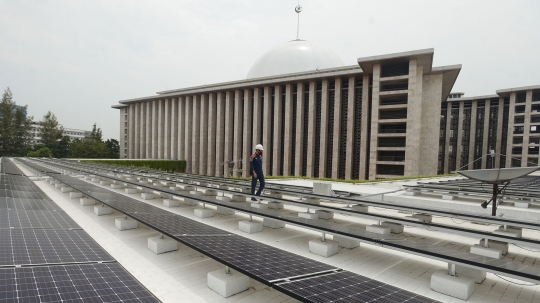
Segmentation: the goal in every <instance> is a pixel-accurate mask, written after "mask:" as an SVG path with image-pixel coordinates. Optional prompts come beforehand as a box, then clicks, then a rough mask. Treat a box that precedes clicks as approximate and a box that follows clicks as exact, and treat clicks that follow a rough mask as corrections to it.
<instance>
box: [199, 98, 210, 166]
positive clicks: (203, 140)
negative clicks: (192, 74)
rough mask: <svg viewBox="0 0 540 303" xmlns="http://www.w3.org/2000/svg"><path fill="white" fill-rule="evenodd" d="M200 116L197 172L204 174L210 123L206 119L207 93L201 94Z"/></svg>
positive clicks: (206, 163)
mask: <svg viewBox="0 0 540 303" xmlns="http://www.w3.org/2000/svg"><path fill="white" fill-rule="evenodd" d="M200 98H201V101H200V103H201V118H200V122H199V123H200V129H201V130H200V133H199V174H201V175H206V174H207V167H208V161H207V160H208V156H207V155H208V125H209V124H210V123H211V122H210V120H209V119H208V95H207V94H203V95H201V97H200Z"/></svg>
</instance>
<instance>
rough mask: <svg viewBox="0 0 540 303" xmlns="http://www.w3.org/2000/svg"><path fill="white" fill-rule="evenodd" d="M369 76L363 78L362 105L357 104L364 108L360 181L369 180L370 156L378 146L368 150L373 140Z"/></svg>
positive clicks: (359, 168) (361, 133)
mask: <svg viewBox="0 0 540 303" xmlns="http://www.w3.org/2000/svg"><path fill="white" fill-rule="evenodd" d="M369 86H370V85H369V76H363V77H362V105H359V104H357V105H356V106H362V126H361V127H362V128H361V129H362V131H361V132H360V163H359V167H358V168H356V169H358V170H360V171H359V174H358V178H359V179H360V180H364V179H367V177H368V169H369V162H368V161H369V158H368V157H369V154H370V150H372V149H376V148H377V145H375V146H373V145H372V146H370V148H368V143H369V142H370V140H371V138H369V135H368V134H369V128H370V126H371V124H370V123H369V117H370V116H371V112H370V110H369V109H370V100H369V90H370V88H369ZM349 100H350V99H349ZM353 103H354V101H353Z"/></svg>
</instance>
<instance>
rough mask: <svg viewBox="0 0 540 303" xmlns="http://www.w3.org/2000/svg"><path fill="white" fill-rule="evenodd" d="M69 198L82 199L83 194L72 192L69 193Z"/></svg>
mask: <svg viewBox="0 0 540 303" xmlns="http://www.w3.org/2000/svg"><path fill="white" fill-rule="evenodd" d="M69 198H70V199H77V198H82V193H80V192H70V193H69Z"/></svg>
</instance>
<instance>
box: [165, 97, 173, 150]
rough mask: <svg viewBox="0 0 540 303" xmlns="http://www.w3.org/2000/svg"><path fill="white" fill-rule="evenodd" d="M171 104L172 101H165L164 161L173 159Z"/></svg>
mask: <svg viewBox="0 0 540 303" xmlns="http://www.w3.org/2000/svg"><path fill="white" fill-rule="evenodd" d="M171 103H172V99H165V104H164V106H165V111H164V114H165V119H164V120H165V123H164V126H163V128H164V129H163V146H164V147H163V159H171Z"/></svg>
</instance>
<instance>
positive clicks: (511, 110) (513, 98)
mask: <svg viewBox="0 0 540 303" xmlns="http://www.w3.org/2000/svg"><path fill="white" fill-rule="evenodd" d="M515 113H516V93H511V94H510V107H509V111H508V135H507V137H506V146H505V147H503V148H506V167H507V168H510V167H512V142H514V115H515Z"/></svg>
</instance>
